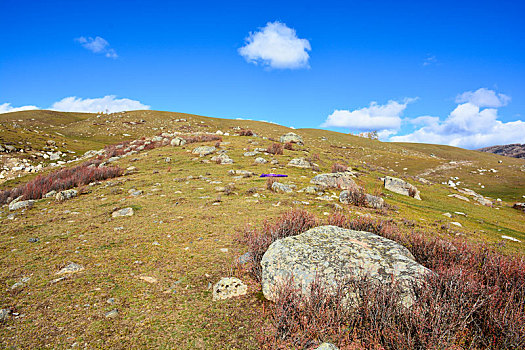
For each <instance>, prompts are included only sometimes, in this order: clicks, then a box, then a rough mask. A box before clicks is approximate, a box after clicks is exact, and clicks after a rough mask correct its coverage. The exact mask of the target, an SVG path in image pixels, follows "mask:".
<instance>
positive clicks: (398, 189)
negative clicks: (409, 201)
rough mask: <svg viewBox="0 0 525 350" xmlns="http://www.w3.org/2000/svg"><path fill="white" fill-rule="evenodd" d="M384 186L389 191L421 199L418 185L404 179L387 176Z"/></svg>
mask: <svg viewBox="0 0 525 350" xmlns="http://www.w3.org/2000/svg"><path fill="white" fill-rule="evenodd" d="M384 186H385V188H386V189H387V190H389V191H392V192H395V193H399V194H402V195H404V196H410V197H414V198H415V199H418V200H421V197H420V196H419V191H418V190H417V188H416V186H413V185H411V184H409V183H408V182H406V181H404V180H401V179H398V178H397V177H391V176H385V182H384Z"/></svg>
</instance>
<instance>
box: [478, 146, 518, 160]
mask: <svg viewBox="0 0 525 350" xmlns="http://www.w3.org/2000/svg"><path fill="white" fill-rule="evenodd" d="M478 151H481V152H489V153H494V154H499V155H502V156H506V157H514V158H525V144H520V143H513V144H510V145H501V146H491V147H485V148H480V149H478Z"/></svg>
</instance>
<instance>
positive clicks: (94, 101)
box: [50, 95, 150, 113]
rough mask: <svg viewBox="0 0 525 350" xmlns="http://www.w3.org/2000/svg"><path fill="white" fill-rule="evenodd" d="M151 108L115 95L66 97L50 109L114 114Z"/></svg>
mask: <svg viewBox="0 0 525 350" xmlns="http://www.w3.org/2000/svg"><path fill="white" fill-rule="evenodd" d="M149 108H150V106H147V105H144V104H142V103H140V101H136V100H130V99H129V98H120V99H118V98H116V96H114V95H108V96H104V97H102V98H84V99H83V98H80V97H76V96H71V97H66V98H63V99H61V100H60V101H58V102H55V103H53V105H52V106H51V108H50V109H51V110H55V111H62V112H86V113H100V112H107V113H114V112H122V111H132V110H139V109H149Z"/></svg>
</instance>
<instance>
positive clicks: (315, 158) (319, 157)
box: [312, 153, 321, 162]
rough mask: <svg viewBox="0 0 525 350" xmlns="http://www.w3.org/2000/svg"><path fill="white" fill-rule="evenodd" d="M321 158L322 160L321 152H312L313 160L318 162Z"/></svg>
mask: <svg viewBox="0 0 525 350" xmlns="http://www.w3.org/2000/svg"><path fill="white" fill-rule="evenodd" d="M320 160H321V156H320V155H319V153H314V154H312V161H313V162H318V161H320Z"/></svg>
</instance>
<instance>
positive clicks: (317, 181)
mask: <svg viewBox="0 0 525 350" xmlns="http://www.w3.org/2000/svg"><path fill="white" fill-rule="evenodd" d="M353 177H354V174H353V173H352V172H349V171H345V172H340V173H329V174H319V175H316V176H315V177H314V178H313V179H311V180H310V183H311V184H314V185H318V186H322V187H327V188H338V189H342V190H350V189H356V188H358V186H357V184H356V183H355V181H354V179H353Z"/></svg>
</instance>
